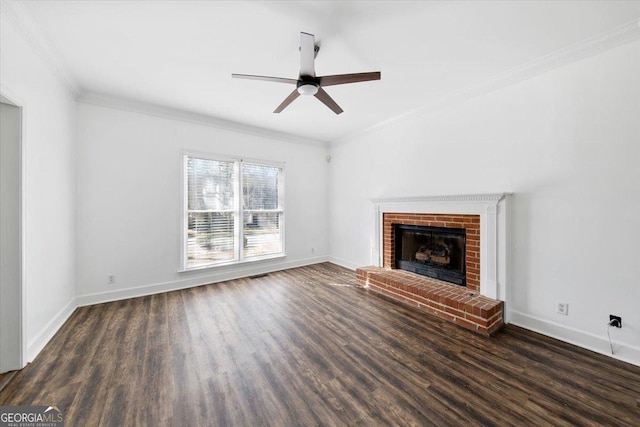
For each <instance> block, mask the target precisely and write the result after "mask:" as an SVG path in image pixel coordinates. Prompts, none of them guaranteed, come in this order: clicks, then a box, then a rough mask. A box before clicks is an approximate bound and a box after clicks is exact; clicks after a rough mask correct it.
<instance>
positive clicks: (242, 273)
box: [76, 256, 328, 307]
mask: <svg viewBox="0 0 640 427" xmlns="http://www.w3.org/2000/svg"><path fill="white" fill-rule="evenodd" d="M326 261H328V257H326V256H324V257H314V258H305V259H301V260H296V261H289V262H280V263H277V264H267V265H252V266H250V267H241V268H235V269H233V270H226V271H220V272H212V273H209V274H205V275H202V272H201V271H199V272H193V274H198V276H197V277H190V278H187V279H181V280H174V281H169V282H162V283H153V284H150V285H143V286H137V287H135V288H127V289H116V290H113V291H108V292H98V293H94V294H86V295H80V296H77V297H76V301H77V305H78V307H82V306H86V305H94V304H101V303H104V302H111V301H118V300H123V299H128V298H136V297H141V296H146V295H153V294H159V293H162V292H170V291H177V290H180V289H187V288H192V287H194V286H201V285H207V284H210V283H217V282H223V281H226V280H233V279H240V278H242V277H248V276H253V275H256V274H265V273H272V272H274V271H280V270H286V269H289V268H296V267H303V266H305V265H311V264H318V263H321V262H326ZM185 274H187V275H189V274H192V273H185Z"/></svg>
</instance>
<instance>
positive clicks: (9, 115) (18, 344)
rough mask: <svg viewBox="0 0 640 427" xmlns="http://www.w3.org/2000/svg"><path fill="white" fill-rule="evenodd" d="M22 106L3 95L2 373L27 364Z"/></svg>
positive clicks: (0, 132)
mask: <svg viewBox="0 0 640 427" xmlns="http://www.w3.org/2000/svg"><path fill="white" fill-rule="evenodd" d="M22 170H23V168H22V108H21V107H20V106H18V105H17V104H16V103H14V102H12V101H11V100H10V99H9V98H6V97H5V96H3V95H1V94H0V373H5V372H7V371H14V370H18V369H21V368H22V367H23V366H24V363H23V361H24V344H23V331H22V325H23V322H22V314H23V310H22V280H23V274H22Z"/></svg>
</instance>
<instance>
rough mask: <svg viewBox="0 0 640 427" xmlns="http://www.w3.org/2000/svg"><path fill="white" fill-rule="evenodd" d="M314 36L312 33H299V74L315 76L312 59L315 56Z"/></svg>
mask: <svg viewBox="0 0 640 427" xmlns="http://www.w3.org/2000/svg"><path fill="white" fill-rule="evenodd" d="M315 42H316V40H315V37H314V36H313V34H309V33H300V75H301V76H311V77H315V76H316V71H315V67H314V65H313V61H314V58H315V52H314V51H315Z"/></svg>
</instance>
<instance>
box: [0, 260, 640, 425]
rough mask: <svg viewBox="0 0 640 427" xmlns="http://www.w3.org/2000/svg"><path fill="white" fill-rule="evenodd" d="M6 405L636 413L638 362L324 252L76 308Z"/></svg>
mask: <svg viewBox="0 0 640 427" xmlns="http://www.w3.org/2000/svg"><path fill="white" fill-rule="evenodd" d="M0 404H2V405H33V404H38V405H58V406H60V407H62V408H64V412H65V421H66V424H65V425H66V426H261V425H265V426H294V425H301V426H314V425H322V426H345V425H348V426H375V425H392V426H393V425H398V426H413V425H415V426H429V425H441V426H450V425H463V426H466V425H500V426H502V425H505V426H506V425H515V426H524V425H527V426H529V425H545V426H546V425H564V426H576V425H579V426H590V425H599V426H601V425H611V426H638V425H640V368H639V367H635V366H633V365H629V364H625V363H622V362H619V361H616V360H614V359H611V358H608V357H606V356H602V355H599V354H596V353H593V352H590V351H587V350H584V349H581V348H578V347H574V346H571V345H569V344H566V343H562V342H560V341H557V340H554V339H551V338H547V337H544V336H542V335H539V334H535V333H533V332H529V331H526V330H524V329H521V328H517V327H512V326H507V327H506V328H503V329H502V330H501V331H500V332H498V333H497V334H496V335H495V336H494V337H492V338H484V337H481V336H478V335H476V334H474V333H472V332H469V331H466V330H464V329H462V328H460V327H457V326H455V325H453V324H450V323H448V322H445V321H443V320H440V319H438V318H435V317H432V316H429V315H427V314H423V313H421V312H418V311H416V310H414V309H412V308H410V307H405V306H402V305H399V304H397V303H393V302H391V301H388V300H385V299H383V298H380V297H376V296H374V295H372V294H369V293H367V292H366V291H365V290H363V289H360V288H358V287H357V285H356V281H355V275H354V273H353V272H352V271H349V270H345V269H343V268H340V267H337V266H335V265H332V264H318V265H314V266H308V267H302V268H297V269H292V270H287V271H282V272H278V273H271V274H270V275H268V276H265V277H261V278H256V279H240V280H234V281H229V282H225V283H218V284H213V285H208V286H201V287H197V288H192V289H187V290H183V291H176V292H170V293H164V294H158V295H153V296H148V297H142V298H136V299H130V300H125V301H118V302H113V303H108V304H100V305H95V306H91V307H82V308H79V309H77V310H76V311H75V312H74V314H73V315H72V316H71V318H70V319H69V320H68V321H67V323H65V325H64V326H63V327H62V328H61V330H60V331H59V332H58V333H57V334H56V336H55V337H54V338H53V339H52V340H51V342H50V343H49V344H48V345H47V346H46V348H45V349H44V350H43V351H42V353H41V354H40V355H39V356H38V358H37V359H36V360H35V361H34V362H33V363H31V364H30V365H29V366H27V367H26V368H25V369H23V370H22V371H20V372H19V373H18V374H17V375H16V376H15V377H14V378H13V379H12V381H11V382H10V383H9V384H8V385H7V387H6V388H5V389H4V390H3V391H2V392H1V393H0Z"/></svg>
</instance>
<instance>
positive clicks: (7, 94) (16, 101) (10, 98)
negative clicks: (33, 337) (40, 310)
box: [0, 85, 27, 369]
mask: <svg viewBox="0 0 640 427" xmlns="http://www.w3.org/2000/svg"><path fill="white" fill-rule="evenodd" d="M0 101H2V102H3V103H5V104H9V105H13V106H15V107H17V108H18V109H19V111H20V133H19V136H18V156H19V165H18V167H19V178H18V197H19V201H18V210H19V212H18V223H19V224H18V228H19V231H18V234H19V236H18V247H19V254H18V260H19V261H18V262H19V277H20V278H19V287H20V292H19V301H18V307H19V311H20V316H19V322H18V323H19V324H18V329H19V336H20V348H18V349H16V351H17V352H18V353H19V354H18V360H19V364H20V366H19V369H22V368H24V367H25V366H26V365H27V336H26V335H27V334H26V326H27V310H26V301H27V296H26V289H25V278H26V268H25V259H26V258H25V245H24V240H25V239H24V237H25V231H26V230H25V224H26V221H25V219H26V218H25V213H26V209H25V197H24V195H25V182H26V179H25V171H26V167H25V163H26V162H25V140H26V135H27V132H26V130H27V129H26V122H27V120H26V110H27V108H26V103H25V102H24V100H22V99H21V98H20V97H19V96H17V95H16V94H15V93H14V92H12V91H11V90H10V89H8V88H7V87H6V86H5V85H0Z"/></svg>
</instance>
